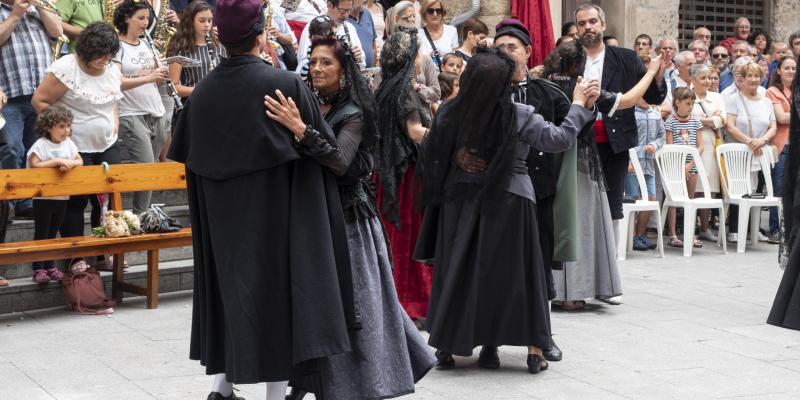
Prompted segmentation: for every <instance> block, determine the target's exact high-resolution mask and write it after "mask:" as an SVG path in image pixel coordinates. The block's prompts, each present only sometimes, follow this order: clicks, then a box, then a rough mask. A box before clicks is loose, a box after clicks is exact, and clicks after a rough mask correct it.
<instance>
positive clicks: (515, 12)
mask: <svg viewBox="0 0 800 400" xmlns="http://www.w3.org/2000/svg"><path fill="white" fill-rule="evenodd" d="M511 16H512V17H513V18H517V19H519V20H520V21H522V23H523V24H525V27H527V28H528V31H529V32H530V33H531V47H532V48H533V50H532V54H531V58H530V61H529V62H528V66H529V67H534V66H537V65H540V64H542V63H543V62H544V58H545V57H546V56H547V54H548V53H550V51H551V50H553V49H554V48H555V47H556V42H555V39H553V24H552V20H551V19H550V2H549V1H548V0H511Z"/></svg>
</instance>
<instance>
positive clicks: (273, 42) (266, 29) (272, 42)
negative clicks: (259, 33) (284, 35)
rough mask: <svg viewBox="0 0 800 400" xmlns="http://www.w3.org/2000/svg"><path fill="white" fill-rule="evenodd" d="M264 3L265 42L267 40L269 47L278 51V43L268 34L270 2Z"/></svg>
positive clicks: (267, 0) (270, 22)
mask: <svg viewBox="0 0 800 400" xmlns="http://www.w3.org/2000/svg"><path fill="white" fill-rule="evenodd" d="M264 3H265V4H264V6H265V7H266V8H267V16H266V18H264V32H267V40H269V45H270V46H272V48H273V49H275V50H278V49H279V48H281V45H280V43H278V41H277V40H275V36H272V35H270V34H269V29H270V28H272V3H271V2H270V0H266V1H265V2H264Z"/></svg>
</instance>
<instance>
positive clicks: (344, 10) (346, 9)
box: [336, 7, 353, 14]
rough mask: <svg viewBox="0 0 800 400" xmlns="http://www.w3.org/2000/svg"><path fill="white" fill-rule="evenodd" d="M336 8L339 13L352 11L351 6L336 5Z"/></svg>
mask: <svg viewBox="0 0 800 400" xmlns="http://www.w3.org/2000/svg"><path fill="white" fill-rule="evenodd" d="M336 9H337V10H339V13H341V14H350V11H353V9H352V8H339V7H336Z"/></svg>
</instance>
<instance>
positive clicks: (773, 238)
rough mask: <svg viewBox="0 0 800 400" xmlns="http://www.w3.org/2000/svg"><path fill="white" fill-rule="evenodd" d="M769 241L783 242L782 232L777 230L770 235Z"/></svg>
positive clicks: (774, 242)
mask: <svg viewBox="0 0 800 400" xmlns="http://www.w3.org/2000/svg"><path fill="white" fill-rule="evenodd" d="M767 242H769V243H772V244H780V243H781V233H780V232H775V233H773V234H772V235H769V240H767Z"/></svg>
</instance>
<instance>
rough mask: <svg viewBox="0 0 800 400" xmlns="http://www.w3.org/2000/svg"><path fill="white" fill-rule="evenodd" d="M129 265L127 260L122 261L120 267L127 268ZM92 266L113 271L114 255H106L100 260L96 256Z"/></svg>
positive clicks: (100, 269) (99, 269)
mask: <svg viewBox="0 0 800 400" xmlns="http://www.w3.org/2000/svg"><path fill="white" fill-rule="evenodd" d="M128 267H130V265H129V264H128V261H127V260H123V261H122V268H123V269H127V268H128ZM94 268H95V269H96V270H98V271H113V270H114V256H106V257H105V259H103V260H100V259H99V257H98V260H97V262H96V263H95V265H94Z"/></svg>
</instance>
